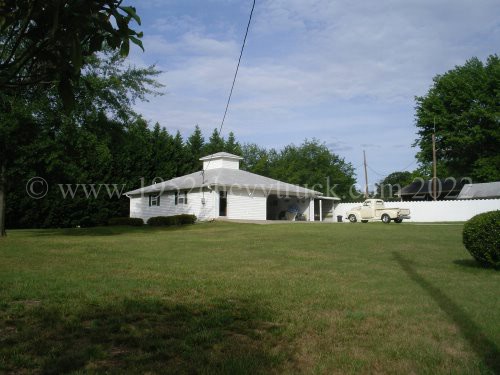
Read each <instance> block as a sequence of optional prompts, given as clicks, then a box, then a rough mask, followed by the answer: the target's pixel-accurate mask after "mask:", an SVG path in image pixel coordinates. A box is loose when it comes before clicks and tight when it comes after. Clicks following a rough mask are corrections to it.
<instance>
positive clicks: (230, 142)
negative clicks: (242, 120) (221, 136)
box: [224, 132, 242, 155]
mask: <svg viewBox="0 0 500 375" xmlns="http://www.w3.org/2000/svg"><path fill="white" fill-rule="evenodd" d="M224 151H226V152H229V153H230V154H234V155H241V153H242V150H241V145H240V144H239V143H238V141H236V137H235V135H234V133H233V132H229V135H228V136H227V141H226V142H225V144H224Z"/></svg>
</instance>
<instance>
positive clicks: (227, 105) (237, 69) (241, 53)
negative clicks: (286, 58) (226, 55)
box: [201, 0, 256, 186]
mask: <svg viewBox="0 0 500 375" xmlns="http://www.w3.org/2000/svg"><path fill="white" fill-rule="evenodd" d="M255 1H256V0H253V3H252V9H251V10H250V16H249V17H248V23H247V28H246V31H245V37H244V38H243V44H242V45H241V50H240V57H239V58H238V64H237V65H236V70H235V72H234V77H233V83H232V84H231V90H230V91H229V96H228V98H227V102H226V108H225V110H224V115H223V116H222V121H221V124H220V126H219V131H218V136H219V137H220V135H221V133H222V128H223V127H224V121H225V120H226V116H227V112H228V109H229V104H230V103H231V98H232V96H233V90H234V85H235V83H236V78H237V77H238V71H239V69H240V64H241V58H242V56H243V51H244V50H245V45H246V42H247V37H248V31H249V30H250V24H251V23H252V17H253V11H254V9H255ZM211 161H212V159H209V160H208V163H207V165H206V168H208V166H209V165H210V162H211ZM201 173H202V176H203V181H202V186H203V185H204V184H205V168H203V170H202V172H201Z"/></svg>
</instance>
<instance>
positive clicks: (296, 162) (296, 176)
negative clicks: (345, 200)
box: [270, 139, 356, 198]
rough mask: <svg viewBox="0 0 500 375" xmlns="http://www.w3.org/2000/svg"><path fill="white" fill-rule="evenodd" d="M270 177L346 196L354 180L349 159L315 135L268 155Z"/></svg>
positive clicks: (325, 192)
mask: <svg viewBox="0 0 500 375" xmlns="http://www.w3.org/2000/svg"><path fill="white" fill-rule="evenodd" d="M271 160H272V161H271V176H270V177H272V178H275V179H278V180H282V181H287V182H290V183H292V184H297V185H302V186H306V187H308V188H309V189H313V190H316V191H320V192H322V193H323V194H325V195H326V196H338V197H340V198H342V197H347V196H348V194H349V193H350V189H351V186H352V185H353V184H354V183H355V182H356V180H355V178H354V168H353V166H352V165H351V164H350V163H347V162H345V160H344V159H342V158H341V157H339V156H338V155H336V154H334V153H333V152H331V151H330V150H329V149H328V147H326V145H325V144H324V143H321V142H320V141H318V140H317V139H313V140H310V141H309V140H307V139H306V140H305V141H304V142H303V143H302V144H301V145H300V146H295V145H288V146H286V147H284V148H283V149H282V150H281V151H280V152H279V153H278V154H277V155H276V156H275V157H272V158H271Z"/></svg>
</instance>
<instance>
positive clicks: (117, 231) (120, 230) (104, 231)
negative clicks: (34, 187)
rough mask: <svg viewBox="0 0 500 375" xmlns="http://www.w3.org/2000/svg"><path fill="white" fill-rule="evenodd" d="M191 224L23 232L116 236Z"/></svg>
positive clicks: (180, 228)
mask: <svg viewBox="0 0 500 375" xmlns="http://www.w3.org/2000/svg"><path fill="white" fill-rule="evenodd" d="M189 227H191V225H184V226H171V227H151V226H149V225H144V226H142V227H132V226H108V227H91V228H63V229H32V230H29V229H28V230H24V232H25V233H27V234H29V235H32V236H35V237H39V236H40V237H47V236H60V235H63V236H76V237H78V236H116V235H121V234H129V233H155V232H165V231H179V230H185V229H186V228H189Z"/></svg>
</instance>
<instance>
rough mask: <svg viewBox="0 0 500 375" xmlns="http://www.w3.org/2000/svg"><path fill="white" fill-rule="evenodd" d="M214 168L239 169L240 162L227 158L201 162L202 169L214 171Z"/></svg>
mask: <svg viewBox="0 0 500 375" xmlns="http://www.w3.org/2000/svg"><path fill="white" fill-rule="evenodd" d="M216 168H227V169H240V162H239V160H237V159H229V158H217V159H212V160H211V161H210V160H205V161H203V169H204V170H207V169H216Z"/></svg>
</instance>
